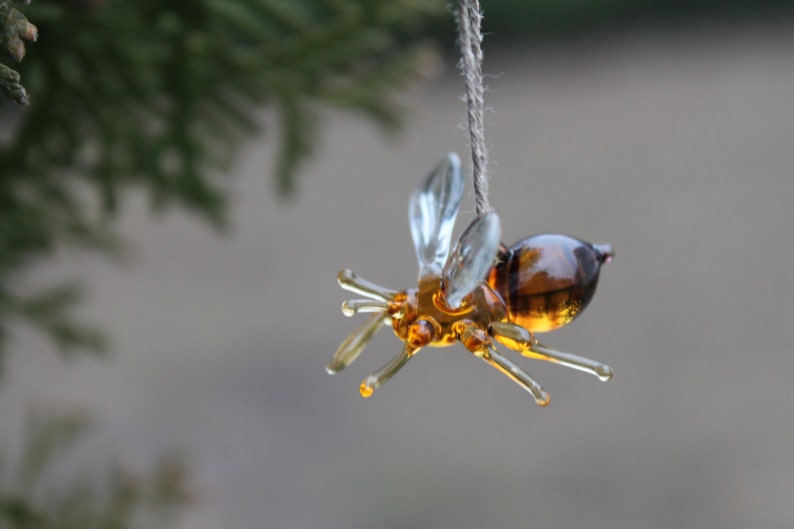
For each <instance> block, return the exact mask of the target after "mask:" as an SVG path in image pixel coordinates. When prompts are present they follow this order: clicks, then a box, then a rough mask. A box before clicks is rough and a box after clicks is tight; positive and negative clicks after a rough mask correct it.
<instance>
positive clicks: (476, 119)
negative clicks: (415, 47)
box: [456, 0, 491, 215]
mask: <svg viewBox="0 0 794 529" xmlns="http://www.w3.org/2000/svg"><path fill="white" fill-rule="evenodd" d="M456 15H457V20H458V40H459V44H460V52H461V61H460V69H461V71H462V73H463V78H464V82H465V85H466V106H467V108H468V121H469V135H470V142H471V162H472V165H471V167H472V180H473V181H474V205H475V207H476V210H477V215H482V214H483V213H487V212H489V211H491V205H490V204H489V203H488V171H487V169H488V149H487V148H486V145H485V125H484V119H483V107H484V103H483V82H482V31H481V29H480V28H481V25H482V13H481V12H480V2H479V1H478V0H458V8H457V10H456Z"/></svg>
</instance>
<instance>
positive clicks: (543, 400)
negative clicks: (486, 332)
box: [482, 346, 551, 406]
mask: <svg viewBox="0 0 794 529" xmlns="http://www.w3.org/2000/svg"><path fill="white" fill-rule="evenodd" d="M482 359H483V360H485V361H486V362H488V363H489V364H491V365H492V366H493V367H495V368H496V369H498V370H499V371H501V372H502V373H504V374H505V375H506V376H507V377H508V378H510V379H511V380H512V381H513V382H515V383H516V384H518V385H519V386H521V387H522V388H524V389H525V390H526V391H528V392H529V393H530V394H531V395H532V397H533V398H534V399H535V403H536V404H537V405H538V406H548V404H549V402H550V400H551V399H550V398H549V394H548V393H546V390H544V389H543V388H542V387H541V385H540V384H538V383H537V381H535V379H534V378H532V377H531V376H529V374H527V372H526V371H524V370H523V369H521V368H520V367H518V366H517V365H515V364H514V363H513V362H511V361H510V360H508V359H507V358H505V357H504V356H502V355H501V354H499V351H497V350H496V349H495V348H494V347H493V346H488V349H487V350H486V351H485V352H484V354H483V355H482Z"/></svg>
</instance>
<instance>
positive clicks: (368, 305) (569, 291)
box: [326, 154, 612, 406]
mask: <svg viewBox="0 0 794 529" xmlns="http://www.w3.org/2000/svg"><path fill="white" fill-rule="evenodd" d="M462 192H463V177H462V175H461V171H460V162H459V160H458V159H457V156H455V155H454V154H449V155H447V156H446V157H445V158H443V159H442V161H441V162H440V163H439V164H437V165H436V167H435V168H434V169H433V170H432V171H431V172H430V173H429V174H428V176H427V177H426V178H425V180H424V181H423V182H422V183H420V185H419V186H417V188H416V189H415V191H414V193H413V195H412V196H411V200H410V206H409V220H410V225H411V234H412V236H413V240H414V246H415V249H416V255H417V260H418V261H419V284H418V286H417V287H416V288H410V289H406V290H402V291H399V292H398V291H395V290H390V289H387V288H383V287H381V286H378V285H376V284H374V283H371V282H369V281H366V280H364V279H361V278H359V277H357V276H356V275H355V274H353V272H351V271H350V270H342V271H341V272H340V273H339V275H338V276H337V280H338V282H339V286H341V287H342V288H343V289H345V290H348V291H350V292H354V293H356V294H358V295H360V296H364V297H365V298H367V299H353V300H347V301H345V302H344V303H343V304H342V312H343V313H344V314H345V315H346V316H354V315H356V314H359V313H370V312H372V313H374V314H372V315H370V316H369V318H368V319H367V320H366V321H365V322H364V323H363V324H361V325H360V326H359V327H358V328H357V329H356V330H355V331H353V333H352V334H350V336H348V338H347V339H346V340H345V341H343V342H342V344H341V345H340V346H339V349H337V351H336V353H335V354H334V356H333V358H332V359H331V361H330V362H329V363H328V365H327V366H326V369H327V371H328V372H329V373H331V374H334V373H337V372H339V371H341V370H343V369H344V368H345V367H347V366H348V365H350V364H351V363H352V362H353V361H354V360H355V359H356V358H357V357H358V355H359V354H360V353H361V352H362V351H363V350H364V348H365V347H366V345H367V344H368V343H369V341H370V340H371V339H372V337H373V336H375V334H376V333H377V332H378V330H380V329H381V328H383V327H384V326H386V325H389V324H390V325H391V327H392V329H393V330H394V333H395V334H396V335H397V337H398V338H399V339H400V340H401V341H402V342H403V345H402V348H401V350H400V351H399V352H398V353H397V354H396V355H395V356H394V357H392V359H391V360H390V361H389V362H387V363H386V364H385V365H383V367H381V368H380V369H378V370H377V371H375V372H374V373H372V374H371V375H369V376H368V377H366V378H365V379H364V380H363V381H362V382H361V385H360V386H359V391H360V393H361V396H362V397H365V398H366V397H369V396H371V395H372V394H373V392H374V391H375V389H377V388H378V387H380V386H381V385H382V384H383V383H384V382H386V381H387V380H389V379H390V378H391V377H393V376H394V375H395V374H396V373H397V372H398V371H399V370H400V369H402V367H403V366H404V365H405V364H406V363H407V362H408V361H409V360H410V359H411V358H413V357H414V356H415V355H416V353H418V352H419V351H420V350H421V349H423V348H425V347H447V346H450V345H453V344H455V343H461V344H462V345H463V346H464V347H465V348H466V349H467V350H469V352H471V353H472V354H473V355H474V356H475V357H477V358H480V359H482V360H484V361H485V362H487V363H488V364H489V365H491V366H492V367H494V368H496V369H498V370H499V371H500V372H502V373H504V374H505V375H506V376H507V377H508V378H510V379H511V380H513V381H514V382H515V383H516V384H518V385H519V386H520V387H521V388H522V389H524V390H525V391H527V392H528V393H530V394H531V395H532V397H533V398H534V399H535V402H536V403H537V404H538V405H540V406H546V405H547V404H548V403H549V395H548V393H546V391H545V390H544V389H543V388H542V387H541V385H540V384H539V383H538V382H537V381H535V379H533V378H532V377H531V376H530V375H529V374H528V373H526V372H525V371H524V370H523V369H522V368H521V367H519V366H518V365H516V364H514V363H513V362H512V361H511V360H509V359H508V358H505V357H504V356H502V355H501V353H499V351H497V349H496V347H495V342H498V343H500V344H502V345H504V346H506V347H507V348H509V349H511V350H513V351H516V352H518V353H520V354H522V355H524V356H527V357H530V358H535V359H539V360H545V361H549V362H554V363H557V364H559V365H563V366H566V367H570V368H573V369H577V370H579V371H584V372H586V373H590V374H592V375H594V376H597V377H598V378H599V379H601V380H608V379H609V378H610V377H611V376H612V370H611V369H610V368H609V366H607V365H605V364H602V363H600V362H597V361H595V360H590V359H588V358H583V357H580V356H576V355H572V354H569V353H563V352H560V351H555V350H554V349H551V348H548V347H546V346H545V345H542V344H540V343H539V342H538V341H537V340H536V339H535V337H534V335H533V333H535V332H544V331H550V330H553V329H557V328H559V327H562V326H563V325H566V324H568V323H570V322H571V321H573V320H574V318H576V317H577V316H578V315H579V314H581V312H582V311H583V310H584V309H585V307H586V306H587V304H588V303H589V302H590V300H591V298H592V297H593V294H594V293H595V289H596V286H597V284H598V274H599V271H600V267H601V265H602V264H603V263H605V262H608V261H609V259H610V258H611V257H612V249H611V247H609V246H608V245H600V246H599V245H592V244H590V243H586V242H584V241H580V240H578V239H573V238H571V237H566V236H563V235H538V236H535V237H530V238H528V239H525V240H523V241H520V242H518V243H516V244H515V245H513V246H512V247H510V248H505V247H504V246H501V245H500V244H499V234H500V232H501V227H500V224H499V218H498V216H497V215H496V214H495V213H493V212H491V213H487V214H484V215H481V216H480V217H478V218H477V219H475V220H474V221H473V222H472V223H471V224H470V226H469V228H468V229H467V230H466V231H465V232H464V233H463V235H462V236H461V237H460V238H459V239H458V242H457V244H456V245H455V247H454V249H453V250H452V251H451V252H450V250H449V247H450V238H451V233H452V229H453V227H454V222H455V216H456V215H457V211H458V206H459V203H460V199H461V196H462Z"/></svg>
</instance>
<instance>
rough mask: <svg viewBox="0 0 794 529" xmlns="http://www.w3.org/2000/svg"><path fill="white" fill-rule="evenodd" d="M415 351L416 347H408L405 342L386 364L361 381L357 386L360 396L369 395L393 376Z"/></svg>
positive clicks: (366, 396)
mask: <svg viewBox="0 0 794 529" xmlns="http://www.w3.org/2000/svg"><path fill="white" fill-rule="evenodd" d="M416 351H418V349H413V350H412V349H409V346H408V345H407V344H406V345H405V347H403V349H402V351H400V352H399V354H397V356H395V357H394V358H392V359H391V360H390V361H389V363H388V364H386V365H385V366H383V367H381V368H380V369H378V370H377V371H375V372H374V373H372V374H371V375H370V376H368V377H367V378H365V379H364V380H363V381H362V382H361V386H360V387H359V388H358V389H359V391H360V392H361V396H362V397H364V398H365V399H366V398H369V397H371V396H372V393H373V392H374V391H375V390H376V389H378V388H379V387H380V386H381V385H382V384H383V383H384V382H386V381H387V380H389V379H390V378H391V377H393V376H394V374H395V373H397V371H399V370H400V369H402V367H403V366H404V365H405V364H406V362H408V360H410V358H411V357H412V356H413V355H414V353H416Z"/></svg>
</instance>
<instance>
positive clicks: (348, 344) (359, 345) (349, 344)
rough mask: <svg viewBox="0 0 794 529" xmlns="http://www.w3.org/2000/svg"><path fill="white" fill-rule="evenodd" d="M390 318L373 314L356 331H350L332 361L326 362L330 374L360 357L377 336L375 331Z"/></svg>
mask: <svg viewBox="0 0 794 529" xmlns="http://www.w3.org/2000/svg"><path fill="white" fill-rule="evenodd" d="M388 319H389V316H388V315H384V314H373V315H372V316H370V318H369V319H368V320H367V321H365V322H364V323H362V324H361V325H359V327H358V328H357V329H356V330H355V331H353V332H352V333H350V336H348V337H347V338H346V339H345V341H344V342H342V345H340V346H339V349H337V350H336V353H335V354H334V356H333V358H331V361H330V362H328V364H326V366H325V370H326V371H328V374H330V375H333V374H335V373H338V372H340V371H341V370H343V369H344V368H346V367H347V366H349V365H350V364H352V363H353V360H355V359H356V358H358V355H360V354H361V351H363V350H364V347H366V346H367V344H368V343H369V341H370V340H371V339H372V337H373V336H375V333H377V332H378V331H379V330H380V329H381V327H382V326H383V323H384V322H385V321H387V320H388Z"/></svg>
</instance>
